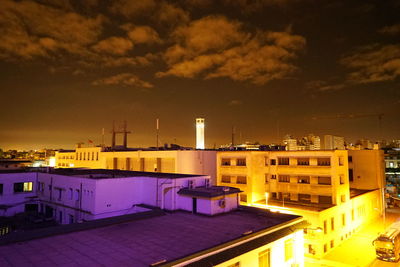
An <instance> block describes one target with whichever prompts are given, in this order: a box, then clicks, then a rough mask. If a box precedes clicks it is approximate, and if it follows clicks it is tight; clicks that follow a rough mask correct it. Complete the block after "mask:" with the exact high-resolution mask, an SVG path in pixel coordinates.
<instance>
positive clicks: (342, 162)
mask: <svg viewBox="0 0 400 267" xmlns="http://www.w3.org/2000/svg"><path fill="white" fill-rule="evenodd" d="M343 165H344V160H343V157H339V166H343Z"/></svg>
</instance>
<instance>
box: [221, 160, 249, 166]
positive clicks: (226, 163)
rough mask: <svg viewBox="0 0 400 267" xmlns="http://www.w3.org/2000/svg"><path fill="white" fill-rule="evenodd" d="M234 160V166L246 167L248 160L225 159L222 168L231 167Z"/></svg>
mask: <svg viewBox="0 0 400 267" xmlns="http://www.w3.org/2000/svg"><path fill="white" fill-rule="evenodd" d="M232 160H233V161H234V162H235V164H234V166H246V158H238V159H236V161H235V159H230V158H223V159H221V166H231V163H232Z"/></svg>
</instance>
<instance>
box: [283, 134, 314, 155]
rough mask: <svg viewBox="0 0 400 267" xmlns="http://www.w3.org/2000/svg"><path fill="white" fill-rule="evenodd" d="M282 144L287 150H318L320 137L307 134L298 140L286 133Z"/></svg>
mask: <svg viewBox="0 0 400 267" xmlns="http://www.w3.org/2000/svg"><path fill="white" fill-rule="evenodd" d="M283 144H284V145H285V146H286V150H288V151H299V150H300V151H302V150H320V149H321V139H320V138H319V136H315V135H313V134H309V135H307V136H305V137H303V138H301V139H299V140H297V139H295V138H293V137H292V136H291V135H286V136H285V138H284V139H283Z"/></svg>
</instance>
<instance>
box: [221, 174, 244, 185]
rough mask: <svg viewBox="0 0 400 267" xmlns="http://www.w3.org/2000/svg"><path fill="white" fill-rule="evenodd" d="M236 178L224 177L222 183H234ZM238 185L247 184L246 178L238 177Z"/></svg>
mask: <svg viewBox="0 0 400 267" xmlns="http://www.w3.org/2000/svg"><path fill="white" fill-rule="evenodd" d="M234 177H235V176H229V175H222V176H221V182H222V183H234ZM236 184H247V177H246V176H236Z"/></svg>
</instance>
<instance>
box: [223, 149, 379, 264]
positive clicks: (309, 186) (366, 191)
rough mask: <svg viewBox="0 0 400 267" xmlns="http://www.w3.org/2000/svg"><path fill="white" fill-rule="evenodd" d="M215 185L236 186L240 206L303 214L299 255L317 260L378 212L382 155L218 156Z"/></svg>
mask: <svg viewBox="0 0 400 267" xmlns="http://www.w3.org/2000/svg"><path fill="white" fill-rule="evenodd" d="M217 184H218V185H225V186H233V185H234V186H235V187H238V188H240V190H242V191H243V193H241V195H240V200H241V202H242V204H247V205H259V206H264V207H268V208H270V209H273V210H279V211H281V212H289V213H293V214H298V215H302V216H304V218H305V219H306V220H307V221H308V222H309V223H310V224H311V226H310V227H309V229H308V232H307V233H308V235H306V250H305V251H306V253H307V254H309V255H310V256H314V257H318V258H320V257H322V256H323V255H324V254H325V253H327V252H328V251H329V250H330V249H332V248H333V247H335V246H337V245H338V244H339V243H340V242H341V241H343V239H346V238H347V237H349V236H350V235H351V234H352V233H353V232H354V231H356V230H357V229H358V227H360V226H361V225H362V224H365V223H367V222H370V221H371V220H372V219H373V218H375V217H377V216H379V215H380V214H381V213H382V209H383V205H382V191H381V189H382V188H383V185H384V169H383V153H382V151H379V150H363V151H361V150H358V151H357V150H355V151H346V150H331V151H232V152H228V151H226V152H219V153H218V155H217Z"/></svg>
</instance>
